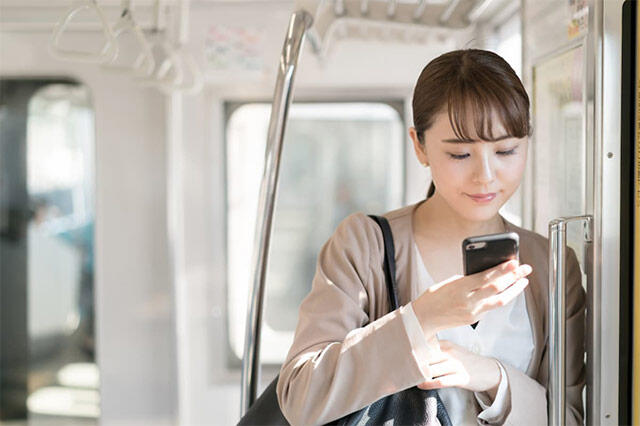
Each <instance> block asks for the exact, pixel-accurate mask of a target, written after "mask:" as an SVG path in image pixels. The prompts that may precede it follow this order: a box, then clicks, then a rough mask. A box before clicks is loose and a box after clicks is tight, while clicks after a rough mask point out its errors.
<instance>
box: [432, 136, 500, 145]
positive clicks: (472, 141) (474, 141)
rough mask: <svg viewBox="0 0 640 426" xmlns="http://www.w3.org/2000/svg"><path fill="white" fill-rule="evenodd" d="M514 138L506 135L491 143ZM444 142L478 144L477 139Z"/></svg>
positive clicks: (446, 140) (443, 140) (447, 141)
mask: <svg viewBox="0 0 640 426" xmlns="http://www.w3.org/2000/svg"><path fill="white" fill-rule="evenodd" d="M511 137H512V136H510V135H504V136H499V137H497V138H495V139H492V140H491V141H489V142H498V141H501V140H505V139H509V138H511ZM442 142H446V143H476V142H478V140H477V139H442Z"/></svg>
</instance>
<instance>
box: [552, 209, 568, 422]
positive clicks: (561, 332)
mask: <svg viewBox="0 0 640 426" xmlns="http://www.w3.org/2000/svg"><path fill="white" fill-rule="evenodd" d="M566 245H567V229H566V223H565V222H563V221H552V222H551V223H550V224H549V265H551V267H550V268H549V283H550V285H551V286H550V289H549V354H550V355H551V356H550V358H549V363H550V365H549V375H550V377H549V424H550V425H555V426H564V424H565V390H566V387H565V371H566V370H565V349H566V348H565V329H566V322H565V319H566V304H565V285H564V271H565V268H566V256H565V247H566Z"/></svg>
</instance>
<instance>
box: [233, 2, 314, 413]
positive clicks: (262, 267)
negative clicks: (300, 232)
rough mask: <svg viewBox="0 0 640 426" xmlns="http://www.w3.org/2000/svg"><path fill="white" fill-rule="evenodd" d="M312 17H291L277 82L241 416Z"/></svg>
mask: <svg viewBox="0 0 640 426" xmlns="http://www.w3.org/2000/svg"><path fill="white" fill-rule="evenodd" d="M312 22H313V18H312V16H311V15H310V14H309V13H308V12H306V11H304V10H299V11H296V12H294V13H293V14H292V15H291V19H290V20H289V28H288V31H287V36H286V38H285V41H284V46H283V48H282V54H281V56H280V65H279V67H278V78H277V80H276V87H275V93H274V97H273V104H272V106H271V118H270V121H269V133H268V136H267V148H266V157H265V165H264V174H263V176H262V184H261V186H260V198H259V200H258V214H257V220H256V234H255V241H254V252H253V288H252V292H251V301H250V303H249V309H248V311H247V324H246V334H245V342H244V356H243V360H242V395H241V415H244V414H245V413H246V412H247V410H248V409H249V407H250V406H251V404H253V402H254V401H255V399H256V392H257V389H258V385H259V378H260V329H261V322H262V305H263V299H264V283H265V277H266V270H267V260H268V254H269V241H270V238H271V225H272V219H273V209H274V204H275V196H276V189H277V184H278V175H279V169H280V155H281V153H282V141H283V140H284V131H285V125H286V122H287V113H288V110H289V105H290V104H291V96H292V93H293V79H294V76H295V71H296V65H297V63H298V57H299V54H300V49H301V47H302V42H303V39H304V34H305V32H306V30H307V29H308V28H309V27H311V24H312Z"/></svg>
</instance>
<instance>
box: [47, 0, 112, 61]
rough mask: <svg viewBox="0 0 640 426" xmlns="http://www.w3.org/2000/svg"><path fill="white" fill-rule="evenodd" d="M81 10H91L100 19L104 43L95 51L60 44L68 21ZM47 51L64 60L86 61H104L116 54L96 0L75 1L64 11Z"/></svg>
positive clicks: (54, 29)
mask: <svg viewBox="0 0 640 426" xmlns="http://www.w3.org/2000/svg"><path fill="white" fill-rule="evenodd" d="M83 10H92V11H94V12H95V13H96V16H97V17H98V20H99V21H100V24H101V28H102V32H103V33H104V36H105V43H104V45H103V46H102V48H101V49H100V50H99V51H97V52H91V51H82V50H75V49H68V48H64V47H62V46H60V38H61V36H62V34H63V33H64V32H65V31H66V30H67V27H68V25H69V22H70V21H71V20H72V19H73V17H74V16H75V15H77V14H78V13H79V12H81V11H83ZM49 52H50V53H51V55H53V57H55V58H57V59H61V60H66V61H79V62H88V63H104V62H108V61H110V60H112V58H114V57H115V56H116V55H117V54H118V44H117V42H116V39H115V36H114V34H113V31H112V30H111V27H110V26H109V22H108V21H107V17H106V16H105V14H104V11H103V10H102V8H101V7H100V6H98V3H97V0H81V1H76V2H75V3H73V4H72V5H71V7H70V8H69V9H68V11H67V13H65V15H64V17H63V18H62V19H61V20H60V21H59V22H58V23H56V25H55V27H54V28H53V34H52V37H51V39H50V42H49Z"/></svg>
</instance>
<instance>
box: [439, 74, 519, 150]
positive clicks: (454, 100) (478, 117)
mask: <svg viewBox="0 0 640 426" xmlns="http://www.w3.org/2000/svg"><path fill="white" fill-rule="evenodd" d="M465 74H466V75H465ZM447 98H448V105H447V112H448V114H449V122H450V123H451V127H452V128H453V131H454V133H455V135H456V137H457V138H458V139H461V140H464V141H470V140H473V139H475V138H480V140H484V141H495V140H496V139H497V138H500V137H501V136H505V134H494V130H495V129H494V123H493V120H495V119H497V120H499V121H500V122H499V124H501V125H502V127H504V131H505V132H506V135H507V136H509V137H513V138H518V139H519V138H523V137H525V136H530V135H531V125H530V123H529V99H528V98H527V97H526V94H525V97H522V96H520V93H519V90H518V88H515V87H505V86H504V85H503V84H499V83H498V82H497V81H496V80H495V78H492V77H491V76H488V75H487V74H486V73H464V74H462V75H459V76H458V78H457V81H456V82H455V83H454V84H452V85H451V86H450V87H449V93H448V96H447ZM495 124H498V123H495ZM471 126H473V128H471Z"/></svg>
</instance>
